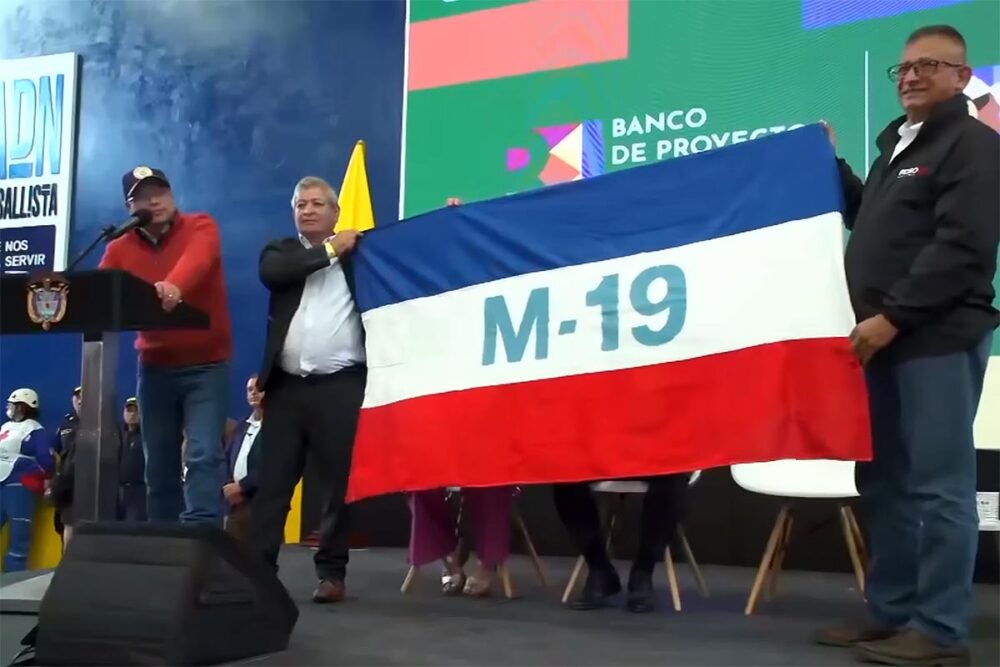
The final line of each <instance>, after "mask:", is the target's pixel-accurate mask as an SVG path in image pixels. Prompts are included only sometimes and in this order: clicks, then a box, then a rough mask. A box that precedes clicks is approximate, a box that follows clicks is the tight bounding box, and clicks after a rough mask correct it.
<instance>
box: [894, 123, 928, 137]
mask: <svg viewBox="0 0 1000 667" xmlns="http://www.w3.org/2000/svg"><path fill="white" fill-rule="evenodd" d="M923 126H924V121H920V122H919V123H911V122H910V121H906V122H905V123H903V124H902V125H900V126H899V130H897V132H899V136H900V137H902V138H906V137H914V136H916V134H917V133H918V132H920V128H921V127H923Z"/></svg>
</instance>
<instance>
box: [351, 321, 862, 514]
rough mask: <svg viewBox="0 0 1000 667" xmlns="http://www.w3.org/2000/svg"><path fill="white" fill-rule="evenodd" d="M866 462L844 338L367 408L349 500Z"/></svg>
mask: <svg viewBox="0 0 1000 667" xmlns="http://www.w3.org/2000/svg"><path fill="white" fill-rule="evenodd" d="M785 458H798V459H820V458H823V459H841V460H859V461H860V460H869V459H870V458H871V438H870V434H869V425H868V403H867V397H866V391H865V384H864V376H863V374H862V371H861V368H860V366H859V365H858V363H857V362H856V361H855V360H854V358H853V357H852V356H851V353H850V349H849V346H848V343H847V341H846V339H840V338H838V339H814V340H797V341H788V342H782V343H774V344H770V345H763V346H759V347H754V348H749V349H745V350H739V351H736V352H727V353H723V354H717V355H712V356H708V357H701V358H697V359H691V360H686V361H680V362H672V363H668V364H661V365H657V366H646V367H643V368H632V369H628V370H622V371H611V372H604V373H594V374H590V375H576V376H570V377H564V378H557V379H552V380H539V381H535V382H525V383H521V384H512V385H500V386H495V387H482V388H477V389H471V390H467V391H458V392H451V393H447V394H438V395H434V396H425V397H421V398H416V399H410V400H406V401H400V402H398V403H392V404H389V405H385V406H381V407H378V408H370V409H365V410H362V413H361V421H360V424H359V427H358V436H357V439H356V441H355V447H354V456H353V465H352V469H351V478H350V483H349V489H348V499H349V500H352V501H353V500H358V499H361V498H365V497H369V496H376V495H381V494H386V493H393V492H397V491H413V490H419V489H429V488H439V487H444V486H495V485H502V484H533V483H546V482H557V481H580V480H601V479H611V478H619V477H633V476H643V475H655V474H665V473H670V472H683V471H691V470H701V469H708V468H714V467H718V466H726V465H731V464H735V463H749V462H757V461H773V460H777V459H785Z"/></svg>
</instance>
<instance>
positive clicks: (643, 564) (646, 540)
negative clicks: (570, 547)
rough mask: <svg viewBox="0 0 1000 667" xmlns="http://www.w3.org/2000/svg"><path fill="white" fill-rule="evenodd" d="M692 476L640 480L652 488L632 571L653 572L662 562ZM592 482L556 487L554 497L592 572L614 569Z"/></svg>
mask: <svg viewBox="0 0 1000 667" xmlns="http://www.w3.org/2000/svg"><path fill="white" fill-rule="evenodd" d="M689 478H690V475H689V474H688V473H682V474H677V475H662V476H658V477H645V478H642V479H641V480H639V479H637V480H634V481H643V482H646V484H648V485H649V488H648V489H647V491H646V494H645V496H644V497H643V500H642V518H641V519H640V524H639V525H640V528H639V531H640V532H639V549H638V551H637V552H636V557H635V561H634V562H633V565H632V567H633V569H635V570H640V571H645V572H652V571H653V568H654V567H655V565H656V563H658V562H660V561H661V560H663V552H664V551H665V550H666V548H667V546H668V545H669V544H670V541H671V540H673V538H674V535H675V534H676V532H677V524H678V523H679V522H680V519H681V516H683V512H684V500H685V498H686V496H687V485H688V479H689ZM590 484H591V483H590V482H572V483H566V484H553V485H552V495H553V499H554V501H555V505H556V511H557V512H558V513H559V518H560V519H561V520H562V522H563V524H564V525H565V526H566V530H567V531H568V532H569V535H570V539H572V540H573V543H574V544H575V545H576V548H577V549H579V550H580V553H581V554H583V557H584V558H585V559H586V561H587V567H588V568H589V569H590V570H591V571H594V570H601V569H605V570H606V569H608V568H611V567H612V565H611V560H610V558H609V557H608V551H607V548H606V540H607V538H606V537H605V536H604V535H603V532H602V527H601V518H600V514H599V513H598V510H597V502H596V500H595V499H594V494H593V492H592V491H591V490H590Z"/></svg>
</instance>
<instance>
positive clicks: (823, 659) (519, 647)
mask: <svg viewBox="0 0 1000 667" xmlns="http://www.w3.org/2000/svg"><path fill="white" fill-rule="evenodd" d="M310 558H311V552H309V551H307V550H305V549H302V548H296V549H288V550H286V553H285V554H283V558H282V572H281V574H282V580H283V581H284V582H285V584H286V585H287V586H288V588H289V590H290V591H291V593H292V596H293V597H294V598H295V601H296V602H297V603H299V608H300V610H301V614H300V616H299V622H298V625H297V627H296V629H295V634H294V635H293V637H292V642H291V645H290V647H289V650H288V651H286V652H284V653H281V654H279V655H273V656H268V657H266V658H259V659H257V660H254V661H251V663H252V664H267V665H287V666H289V667H291V666H292V665H321V664H322V665H519V664H520V665H570V664H576V665H847V664H853V659H852V658H851V655H850V653H849V652H848V651H845V650H841V649H827V648H824V647H820V646H814V645H812V644H811V643H810V641H809V639H810V635H811V633H812V632H813V630H815V629H816V628H817V627H819V626H821V625H823V624H824V623H827V622H829V621H830V620H831V619H834V620H835V619H838V618H840V617H841V616H848V615H851V614H852V613H855V612H857V611H859V610H860V609H861V602H860V598H859V597H858V595H857V594H856V593H855V592H854V590H853V588H852V585H853V578H852V577H850V576H848V575H831V574H820V573H806V572H787V573H783V575H782V579H781V584H780V590H779V594H778V596H777V597H776V598H775V599H774V600H773V601H771V602H769V603H768V602H761V603H760V604H759V606H758V610H757V612H756V613H755V615H754V616H751V617H749V618H748V617H746V616H744V615H743V607H744V605H745V604H746V599H747V594H748V593H749V590H750V586H751V584H752V581H753V575H754V573H753V571H752V570H749V569H742V568H726V567H712V566H708V567H705V568H704V574H705V578H706V580H707V584H708V587H709V593H710V597H708V598H702V597H701V596H700V595H699V594H698V591H697V588H696V587H695V584H694V581H693V579H692V577H691V575H690V571H689V570H688V568H687V566H686V565H685V564H683V563H679V564H678V577H679V579H680V586H681V603H682V607H683V609H682V611H681V612H679V613H678V612H675V611H673V608H672V606H671V604H670V599H669V593H668V588H667V582H666V576H665V575H664V574H663V570H662V568H661V569H659V570H658V571H657V572H656V575H655V579H654V583H655V585H656V587H657V591H658V592H659V594H660V609H659V610H658V611H657V612H655V613H652V614H645V615H641V614H638V615H637V614H630V613H628V612H626V611H625V610H624V608H623V607H617V608H609V609H604V610H600V611H589V612H580V611H573V610H570V609H568V608H566V607H564V606H562V605H560V602H559V601H560V597H561V595H562V590H563V587H564V586H565V585H566V581H567V580H568V578H569V573H570V570H571V569H572V566H573V561H572V560H571V559H568V558H545V559H544V562H545V565H546V568H547V575H548V578H549V587H548V589H543V588H542V587H541V585H540V583H539V581H538V578H537V575H536V574H535V572H534V569H533V568H532V567H531V564H530V561H529V560H528V559H527V558H525V557H523V556H515V557H514V558H513V562H512V566H511V570H512V579H513V584H514V592H515V594H516V595H520V596H521V597H520V598H519V599H514V600H507V599H505V598H503V597H502V595H500V594H499V591H498V595H497V596H495V597H494V598H491V599H486V600H482V599H469V598H462V597H458V598H452V597H443V596H442V595H441V594H440V593H439V588H438V568H437V567H432V566H428V567H426V568H424V570H422V571H421V572H420V574H419V575H418V579H417V581H416V583H415V585H414V586H413V587H412V588H411V592H410V593H409V594H407V595H403V594H401V593H400V592H399V587H400V584H401V583H402V581H403V578H404V577H405V575H406V570H407V567H406V564H405V560H406V554H405V552H404V551H402V550H393V549H378V550H370V551H360V552H352V554H351V565H350V566H349V571H348V579H347V588H348V599H347V600H345V601H344V602H343V603H340V604H337V605H327V606H320V605H315V604H312V603H311V602H310V601H309V596H310V593H311V592H312V588H313V585H314V583H315V581H314V577H313V573H312V567H311V566H312V563H311V561H310ZM618 565H619V573H620V574H621V575H622V576H623V577H627V575H628V571H627V564H626V563H624V562H620V563H619V564H618ZM977 595H978V596H979V611H978V616H977V619H976V631H975V638H974V647H973V650H974V658H975V664H977V665H998V664H1000V637H998V634H1000V631H998V627H1000V596H998V587H997V586H981V587H978V588H977Z"/></svg>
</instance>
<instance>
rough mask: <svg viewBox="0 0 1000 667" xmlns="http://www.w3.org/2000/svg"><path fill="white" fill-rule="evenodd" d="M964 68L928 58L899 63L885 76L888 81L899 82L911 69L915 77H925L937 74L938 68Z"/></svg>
mask: <svg viewBox="0 0 1000 667" xmlns="http://www.w3.org/2000/svg"><path fill="white" fill-rule="evenodd" d="M942 65H943V66H945V67H965V65H960V64H958V63H950V62H948V61H946V60H933V59H930V58H927V59H922V60H916V61H914V62H907V63H899V64H898V65H893V66H892V67H890V68H889V69H887V70H886V74H888V75H889V80H890V81H899V80H900V79H902V78H903V77H904V76H906V73H907V72H909V71H910V70H911V69H912V70H913V73H914V74H916V75H917V76H926V75H930V74H937V71H938V67H941V66H942Z"/></svg>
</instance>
